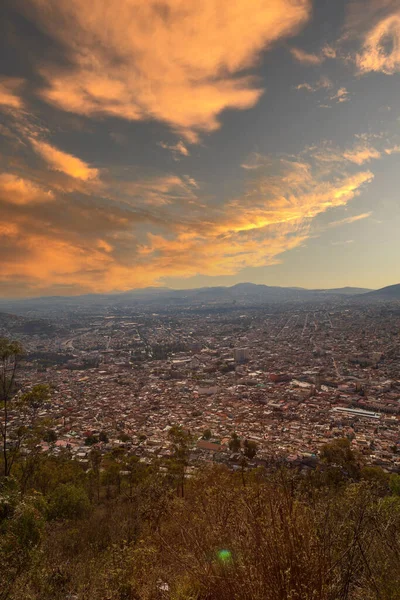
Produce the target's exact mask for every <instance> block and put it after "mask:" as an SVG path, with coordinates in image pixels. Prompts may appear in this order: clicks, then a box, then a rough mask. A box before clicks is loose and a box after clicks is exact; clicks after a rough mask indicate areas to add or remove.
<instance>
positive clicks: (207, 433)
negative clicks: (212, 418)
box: [203, 429, 211, 440]
mask: <svg viewBox="0 0 400 600" xmlns="http://www.w3.org/2000/svg"><path fill="white" fill-rule="evenodd" d="M209 439H211V430H210V429H206V430H205V431H204V433H203V440H209Z"/></svg>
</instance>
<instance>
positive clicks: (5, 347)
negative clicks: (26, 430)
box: [0, 338, 23, 477]
mask: <svg viewBox="0 0 400 600" xmlns="http://www.w3.org/2000/svg"><path fill="white" fill-rule="evenodd" d="M22 354H23V349H22V346H21V344H19V342H12V341H10V340H8V339H7V338H0V410H1V412H2V415H1V420H0V434H1V441H2V451H3V463H4V467H3V468H4V475H5V477H8V476H9V475H10V473H11V467H12V462H13V460H12V459H11V457H10V452H9V419H10V416H9V413H10V409H11V407H12V400H13V398H14V394H15V375H16V372H17V367H18V362H19V360H20V358H21V356H22Z"/></svg>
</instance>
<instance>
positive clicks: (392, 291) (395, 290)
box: [362, 283, 400, 301]
mask: <svg viewBox="0 0 400 600" xmlns="http://www.w3.org/2000/svg"><path fill="white" fill-rule="evenodd" d="M362 299H363V300H367V301H368V300H369V301H374V300H388V301H390V300H400V283H397V284H395V285H388V286H387V287H384V288H381V289H379V290H375V291H373V292H368V293H367V294H363V296H362Z"/></svg>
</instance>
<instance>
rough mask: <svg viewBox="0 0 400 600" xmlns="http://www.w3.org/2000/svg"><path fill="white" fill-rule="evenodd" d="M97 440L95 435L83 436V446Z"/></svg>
mask: <svg viewBox="0 0 400 600" xmlns="http://www.w3.org/2000/svg"><path fill="white" fill-rule="evenodd" d="M98 441H99V438H98V437H97V436H96V435H88V436H87V438H85V446H94V444H97V443H98Z"/></svg>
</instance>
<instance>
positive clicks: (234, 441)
mask: <svg viewBox="0 0 400 600" xmlns="http://www.w3.org/2000/svg"><path fill="white" fill-rule="evenodd" d="M228 445H229V450H230V451H231V452H234V453H235V454H236V453H237V452H239V450H240V445H241V443H240V438H239V437H238V434H237V433H236V432H233V433H232V435H231V439H230V440H229V444H228Z"/></svg>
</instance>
